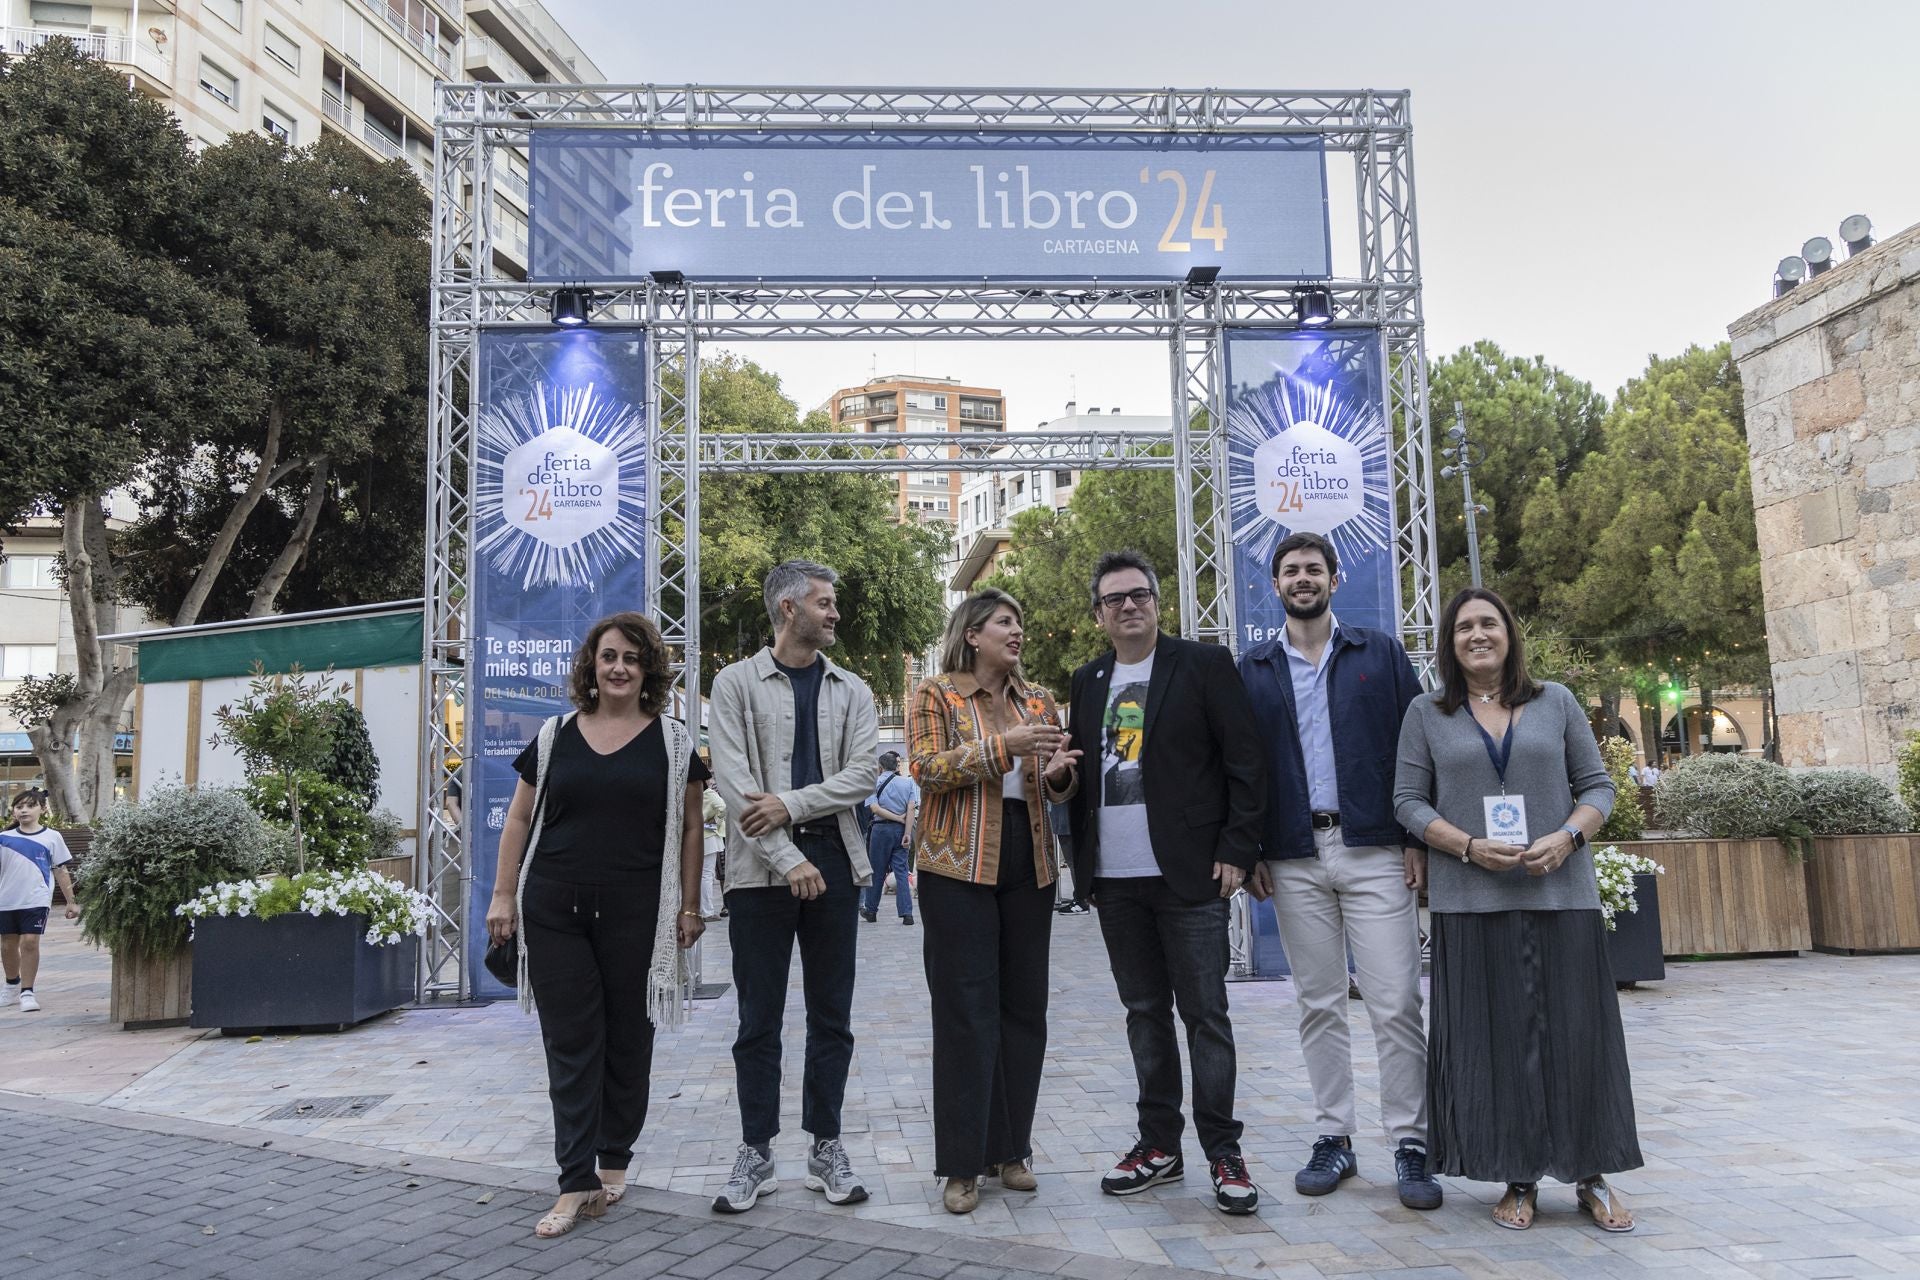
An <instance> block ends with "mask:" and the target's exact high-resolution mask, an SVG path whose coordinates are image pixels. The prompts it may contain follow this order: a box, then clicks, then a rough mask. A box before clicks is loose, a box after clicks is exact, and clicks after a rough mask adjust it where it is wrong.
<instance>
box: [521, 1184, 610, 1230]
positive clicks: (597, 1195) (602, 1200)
mask: <svg viewBox="0 0 1920 1280" xmlns="http://www.w3.org/2000/svg"><path fill="white" fill-rule="evenodd" d="M579 1194H580V1195H581V1196H582V1199H581V1201H580V1203H579V1204H578V1205H577V1206H575V1208H574V1211H573V1212H572V1213H562V1212H560V1211H559V1210H558V1209H555V1210H554V1211H553V1212H552V1213H550V1214H548V1215H547V1216H546V1217H544V1218H542V1219H540V1221H539V1222H537V1223H535V1224H534V1227H533V1234H534V1235H536V1236H538V1237H539V1238H540V1239H542V1240H554V1239H557V1238H559V1237H560V1236H563V1235H565V1234H567V1232H569V1231H571V1230H573V1229H574V1228H575V1227H577V1226H579V1225H580V1219H582V1218H598V1217H600V1216H601V1215H602V1214H604V1213H606V1211H607V1193H606V1192H605V1191H585V1192H581V1193H579Z"/></svg>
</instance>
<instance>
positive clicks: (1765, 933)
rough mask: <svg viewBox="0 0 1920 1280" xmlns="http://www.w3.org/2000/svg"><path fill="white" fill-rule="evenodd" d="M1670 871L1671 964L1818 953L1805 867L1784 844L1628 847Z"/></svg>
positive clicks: (1663, 920)
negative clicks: (1688, 959) (1697, 959)
mask: <svg viewBox="0 0 1920 1280" xmlns="http://www.w3.org/2000/svg"><path fill="white" fill-rule="evenodd" d="M1619 845H1620V851H1621V852H1622V853H1640V854H1645V855H1646V856H1647V857H1649V858H1652V859H1653V860H1654V861H1655V862H1657V863H1659V864H1660V865H1661V866H1663V867H1665V868H1666V869H1667V874H1666V875H1665V876H1664V877H1663V878H1662V883H1661V885H1660V890H1659V895H1660V949H1661V952H1662V953H1663V954H1664V955H1666V956H1668V957H1670V958H1671V957H1676V956H1717V955H1766V954H1769V953H1772V954H1779V953H1783V952H1795V951H1806V950H1808V949H1810V948H1811V947H1812V946H1813V926H1812V922H1811V920H1810V918H1809V915H1808V911H1807V876H1806V870H1805V868H1804V867H1803V866H1802V865H1801V864H1800V863H1798V862H1796V861H1794V860H1793V859H1792V858H1791V857H1789V856H1788V854H1787V850H1786V846H1784V845H1782V844H1781V843H1780V842H1779V841H1778V840H1774V839H1766V840H1622V841H1620V842H1619Z"/></svg>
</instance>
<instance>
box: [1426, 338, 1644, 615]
mask: <svg viewBox="0 0 1920 1280" xmlns="http://www.w3.org/2000/svg"><path fill="white" fill-rule="evenodd" d="M1428 388H1429V391H1428V403H1429V405H1430V406H1431V415H1432V422H1433V432H1434V436H1435V438H1436V441H1440V440H1442V438H1443V437H1444V436H1445V434H1446V432H1447V431H1448V430H1449V429H1450V428H1451V427H1452V426H1453V425H1454V415H1453V405H1454V402H1455V401H1456V400H1457V401H1459V402H1460V403H1461V406H1462V408H1463V410H1464V411H1465V414H1466V422H1467V432H1468V436H1469V438H1470V439H1471V440H1472V441H1473V442H1474V444H1475V445H1476V446H1478V447H1479V449H1480V450H1484V455H1482V454H1480V453H1478V452H1476V454H1475V457H1476V461H1475V463H1474V467H1473V489H1474V498H1475V500H1476V501H1478V502H1479V503H1481V504H1482V505H1484V506H1485V507H1487V508H1488V510H1487V511H1486V513H1484V514H1483V515H1481V517H1480V518H1479V521H1478V524H1479V533H1480V562H1481V571H1482V577H1483V579H1484V580H1485V582H1486V584H1487V585H1488V586H1490V587H1492V588H1494V589H1495V590H1496V591H1498V592H1500V594H1501V595H1502V596H1504V597H1506V599H1507V600H1508V602H1509V603H1511V604H1512V605H1513V607H1514V608H1515V609H1516V610H1517V611H1519V612H1520V613H1522V614H1526V613H1529V612H1531V611H1532V610H1533V609H1534V607H1535V606H1536V605H1538V604H1539V603H1540V599H1541V590H1542V585H1543V584H1544V583H1547V582H1551V581H1552V580H1553V579H1552V577H1551V576H1550V575H1548V574H1546V573H1544V572H1543V570H1544V569H1545V568H1546V566H1544V565H1542V564H1540V563H1537V562H1536V561H1535V559H1534V557H1533V556H1532V555H1530V554H1525V553H1524V550H1523V547H1522V545H1521V539H1522V532H1523V523H1524V518H1525V510H1526V506H1527V503H1528V501H1529V499H1530V498H1531V497H1532V496H1533V495H1534V494H1535V493H1537V492H1538V491H1539V486H1541V485H1543V484H1545V485H1548V486H1550V487H1551V486H1553V485H1556V484H1558V483H1559V482H1561V481H1563V480H1564V479H1565V478H1566V476H1567V475H1569V474H1570V473H1571V472H1572V471H1573V469H1574V468H1575V467H1577V466H1578V465H1579V463H1580V461H1581V460H1582V459H1583V458H1584V457H1586V455H1587V453H1588V451H1589V450H1590V449H1592V448H1593V447H1594V445H1595V444H1596V443H1597V442H1598V440H1599V436H1600V424H1601V420H1602V418H1603V416H1604V415H1605V413H1606V398H1605V397H1604V396H1601V395H1598V394H1596V393H1595V392H1594V389H1593V387H1592V386H1591V385H1589V384H1588V383H1585V382H1582V381H1580V380H1579V379H1578V378H1575V377H1573V376H1571V375H1570V374H1568V373H1566V372H1565V371H1564V370H1561V369H1557V368H1555V367H1554V366H1552V365H1550V364H1548V363H1547V362H1546V360H1545V359H1544V358H1542V357H1540V356H1534V357H1533V358H1531V359H1527V358H1524V357H1521V356H1510V355H1508V354H1507V353H1506V352H1504V351H1502V350H1501V349H1500V348H1499V346H1497V345H1496V344H1494V343H1492V342H1489V341H1486V340H1484V339H1483V340H1482V341H1480V342H1476V343H1474V344H1473V345H1472V346H1467V347H1462V348H1460V350H1458V351H1456V352H1454V353H1453V354H1452V355H1450V356H1446V357H1443V358H1442V359H1439V360H1436V361H1434V362H1433V364H1432V366H1431V367H1430V369H1429V371H1428ZM1443 461H1444V460H1443ZM1434 484H1435V486H1436V492H1435V507H1436V516H1437V519H1436V520H1435V528H1436V536H1437V540H1438V560H1439V562H1440V598H1441V599H1442V600H1445V599H1447V598H1448V597H1449V596H1451V595H1452V594H1453V593H1454V592H1456V591H1458V590H1459V589H1460V588H1461V587H1464V586H1466V585H1467V584H1468V583H1469V582H1471V581H1472V574H1471V572H1470V569H1469V565H1468V558H1467V526H1466V521H1465V519H1464V518H1463V516H1462V514H1461V510H1460V482H1459V480H1458V479H1447V478H1441V477H1439V476H1438V475H1436V476H1435V480H1434Z"/></svg>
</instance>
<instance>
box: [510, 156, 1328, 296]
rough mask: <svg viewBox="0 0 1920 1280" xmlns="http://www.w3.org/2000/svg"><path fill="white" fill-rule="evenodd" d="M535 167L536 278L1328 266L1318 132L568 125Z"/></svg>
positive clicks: (1312, 269)
mask: <svg viewBox="0 0 1920 1280" xmlns="http://www.w3.org/2000/svg"><path fill="white" fill-rule="evenodd" d="M531 172H532V205H531V214H530V216H529V219H528V224H529V233H530V240H531V252H532V270H531V273H530V274H531V277H532V278H533V279H534V280H537V281H602V280H604V281H625V280H638V279H642V278H644V277H646V276H647V275H648V274H650V273H651V272H655V271H678V272H681V273H683V274H684V275H686V276H688V277H690V278H692V279H695V280H750V279H756V278H758V279H769V280H850V279H859V280H867V279H883V280H925V281H937V280H980V279H983V278H984V279H996V280H1022V279H1025V280H1062V279H1081V278H1086V279H1094V278H1098V279H1105V280H1168V279H1174V280H1177V279H1180V278H1182V277H1184V276H1185V275H1186V274H1187V272H1188V271H1189V270H1190V269H1192V268H1194V267H1218V268H1220V271H1221V273H1222V274H1223V275H1226V276H1229V277H1242V278H1259V279H1312V278H1321V277H1325V276H1327V275H1329V274H1331V271H1332V268H1331V259H1330V257H1329V246H1328V232H1327V182H1326V161H1325V152H1324V148H1323V146H1322V143H1321V141H1320V139H1319V138H1317V137H1297V136H1291V135H1281V134H1209V135H1192V134H1061V133H1003V134H969V133H934V132H927V133H873V132H848V133H830V134H829V133H820V132H809V133H798V132H796V133H778V132H773V133H765V132H751V133H749V132H739V133H733V132H706V131H699V132H675V131H652V130H604V129H556V130H536V131H535V132H534V134H533V144H532V159H531Z"/></svg>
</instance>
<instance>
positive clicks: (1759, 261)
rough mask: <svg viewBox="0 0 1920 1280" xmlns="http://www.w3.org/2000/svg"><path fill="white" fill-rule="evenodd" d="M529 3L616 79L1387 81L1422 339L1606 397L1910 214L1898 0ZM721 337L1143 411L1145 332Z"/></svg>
mask: <svg viewBox="0 0 1920 1280" xmlns="http://www.w3.org/2000/svg"><path fill="white" fill-rule="evenodd" d="M545 3H546V4H547V6H548V8H549V9H551V10H552V11H553V13H554V14H555V16H557V17H558V18H559V19H560V20H561V21H562V22H563V23H564V24H566V26H567V28H568V30H569V31H571V32H572V33H573V35H574V36H575V37H576V38H577V39H578V40H579V41H580V43H581V44H582V45H583V46H584V47H585V48H586V49H587V50H588V51H589V53H590V54H591V55H592V56H593V57H594V58H595V60H596V61H598V62H599V64H600V67H601V70H602V71H603V72H604V73H605V74H606V76H607V78H608V79H610V80H614V81H619V82H623V83H635V82H657V83H664V84H686V83H699V84H822V85H826V84H832V85H854V84H895V85H899V84H911V85H929V86H932V85H946V86H953V85H972V86H994V87H997V86H1008V85H1033V86H1068V87H1090V86H1100V87H1142V86H1176V87H1181V88H1196V89H1197V88H1204V87H1207V86H1219V87H1224V88H1242V89H1253V88H1259V89H1283V90H1310V89H1328V88H1338V89H1356V88H1380V89H1411V90H1412V92H1413V121H1414V136H1415V144H1414V155H1415V167H1416V179H1417V183H1418V199H1419V216H1420V253H1421V260H1422V266H1423V269H1424V273H1425V286H1426V295H1425V302H1426V316H1427V350H1428V353H1429V354H1430V355H1440V354H1444V353H1446V352H1449V351H1452V350H1454V349H1455V348H1457V347H1459V346H1460V345H1462V344H1463V343H1467V342H1471V341H1473V340H1475V339H1478V338H1491V339H1493V340H1494V341H1496V342H1498V343H1499V344H1500V345H1501V346H1503V347H1505V348H1506V349H1507V350H1508V351H1510V352H1516V353H1522V354H1527V355H1533V354H1539V355H1543V356H1545V357H1546V358H1547V359H1548V360H1550V361H1552V362H1553V363H1554V364H1557V365H1559V366H1561V367H1562V368H1564V369H1566V370H1568V371H1570V372H1572V373H1573V374H1575V375H1577V376H1579V377H1581V378H1585V379H1587V380H1589V381H1591V382H1592V383H1593V384H1594V385H1595V386H1596V387H1597V388H1598V389H1599V390H1601V391H1603V392H1606V393H1609V394H1611V393H1612V392H1613V391H1614V390H1616V389H1617V388H1618V386H1619V385H1620V383H1621V382H1622V381H1624V380H1625V379H1626V378H1628V377H1630V376H1632V375H1633V374H1635V373H1637V372H1638V371H1639V370H1641V369H1642V368H1644V367H1645V364H1646V359H1647V356H1648V354H1649V353H1659V354H1663V355H1666V354H1672V353H1675V352H1678V351H1680V350H1682V349H1683V348H1685V347H1686V346H1687V345H1688V344H1689V343H1701V344H1708V343H1713V342H1718V341H1720V340H1722V339H1724V338H1725V337H1726V327H1727V324H1728V322H1729V321H1731V320H1733V319H1734V318H1735V317H1737V316H1739V315H1741V314H1742V313H1744V312H1746V311H1748V310H1750V309H1752V308H1753V307H1755V306H1758V305H1760V304H1761V303H1762V302H1764V301H1765V300H1766V299H1767V298H1768V297H1769V296H1770V288H1771V285H1770V281H1771V279H1772V275H1773V268H1774V264H1775V263H1776V262H1777V261H1778V260H1779V259H1780V258H1781V257H1783V256H1785V255H1787V254H1791V253H1797V252H1798V251H1799V246H1800V244H1801V243H1802V242H1803V241H1804V240H1806V239H1807V238H1808V237H1810V236H1815V235H1824V236H1827V237H1828V238H1829V239H1832V240H1834V242H1835V244H1836V245H1838V243H1839V239H1838V236H1837V235H1836V233H1835V229H1836V228H1837V227H1838V225H1839V222H1840V220H1841V219H1842V218H1843V217H1845V216H1846V215H1848V214H1852V213H1864V214H1866V215H1867V216H1868V217H1870V218H1872V220H1873V223H1874V228H1875V232H1876V234H1877V235H1881V236H1885V235H1891V234H1893V233H1894V232H1896V231H1899V230H1901V229H1903V228H1905V227H1907V226H1909V225H1912V224H1913V223H1915V222H1916V221H1920V67H1917V66H1916V54H1917V53H1920V3H1916V2H1915V0H1850V2H1849V3H1846V4H1840V5H1822V4H1817V3H1814V2H1813V0H1798V2H1787V0H1717V2H1713V3H1708V2H1705V0H1661V2H1659V3H1647V2H1645V0H1608V3H1606V4H1602V5H1578V6H1576V5H1572V4H1564V3H1549V2H1543V0H1526V2H1520V0H1448V2H1447V3H1433V2H1432V0H1427V2H1425V3H1410V2H1407V0H1374V2H1373V3H1370V4H1364V5H1360V4H1342V5H1336V4H1329V3H1324V2H1322V3H1314V4H1302V3H1293V2H1292V0H1286V2H1284V3H1283V2H1282V0H1266V2H1264V3H1255V2H1247V3H1242V2H1238V0H1212V2H1211V3H1208V2H1205V0H1202V2H1200V3H1192V2H1189V3H1184V4H1172V3H1167V2H1166V0H1160V2H1159V3H1144V2H1142V0H1100V2H1099V3H1090V2H1084V0H1018V2H1017V3H1015V2H1009V0H972V2H971V3H966V4H937V5H936V4H927V3H923V2H922V3H916V2H914V0H890V2H885V3H876V2H872V0H859V2H858V3H829V2H828V0H803V2H801V3H795V2H794V0H784V2H770V0H751V2H749V0H704V2H703V3H701V4H698V5H671V4H660V3H646V4H638V3H632V2H631V0H545ZM1333 159H1334V161H1335V162H1338V163H1340V164H1341V165H1342V166H1343V167H1344V158H1343V157H1335V158H1333ZM1334 216H1335V218H1336V219H1339V218H1340V217H1341V211H1340V210H1338V209H1336V210H1335V214H1334ZM1348 216H1349V217H1350V216H1351V215H1350V214H1349V215H1348ZM1840 252H1841V253H1842V254H1844V253H1845V250H1844V249H1842V250H1840ZM1338 269H1339V264H1338V263H1336V270H1338ZM741 350H742V351H743V353H744V354H746V355H748V356H750V357H751V358H753V359H755V360H758V361H759V362H760V363H762V364H764V365H766V366H768V367H769V368H771V369H773V370H774V371H775V372H777V373H779V374H780V375H781V377H782V379H783V381H784V382H785V384H786V387H787V391H788V394H789V395H791V396H792V397H793V398H794V399H795V400H797V401H799V403H800V405H801V407H802V408H803V409H804V408H808V407H811V406H812V405H814V404H817V403H819V402H820V401H821V400H822V399H823V398H824V397H825V396H826V394H827V393H828V392H830V391H831V390H833V389H834V388H835V387H839V386H845V385H849V384H853V383H858V382H861V381H864V380H865V379H866V378H867V377H868V376H870V375H871V374H872V373H873V372H875V371H876V369H877V371H878V372H880V373H889V372H918V373H922V374H950V375H953V376H956V377H959V378H961V379H963V380H965V381H967V382H969V383H975V384H980V383H984V384H988V385H996V386H1001V387H1003V388H1004V389H1005V390H1006V392H1007V394H1008V412H1009V417H1010V418H1011V420H1012V422H1013V424H1014V425H1016V426H1019V425H1030V424H1031V423H1033V422H1036V421H1039V420H1044V419H1046V418H1050V417H1053V416H1055V415H1057V414H1058V413H1059V412H1060V408H1061V405H1062V403H1063V402H1064V401H1065V400H1066V399H1067V398H1068V395H1069V394H1070V390H1072V389H1074V388H1077V392H1078V395H1079V399H1080V403H1081V405H1082V407H1086V406H1089V405H1099V406H1103V407H1112V406H1115V405H1119V406H1121V407H1122V408H1124V409H1126V410H1127V411H1128V412H1130V413H1149V412H1165V410H1166V407H1167V401H1168V393H1167V373H1166V370H1167V361H1166V357H1165V354H1164V349H1163V348H1162V347H1160V346H1158V345H1143V344H1138V343H1125V344H1121V343H1074V344H1057V343H1045V344H1041V343H1000V344H984V343H944V342H920V343H911V344H908V343H878V344H876V343H833V344H826V343H807V344H793V343H788V344H774V343H763V344H757V345H755V346H753V347H751V348H741Z"/></svg>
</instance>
